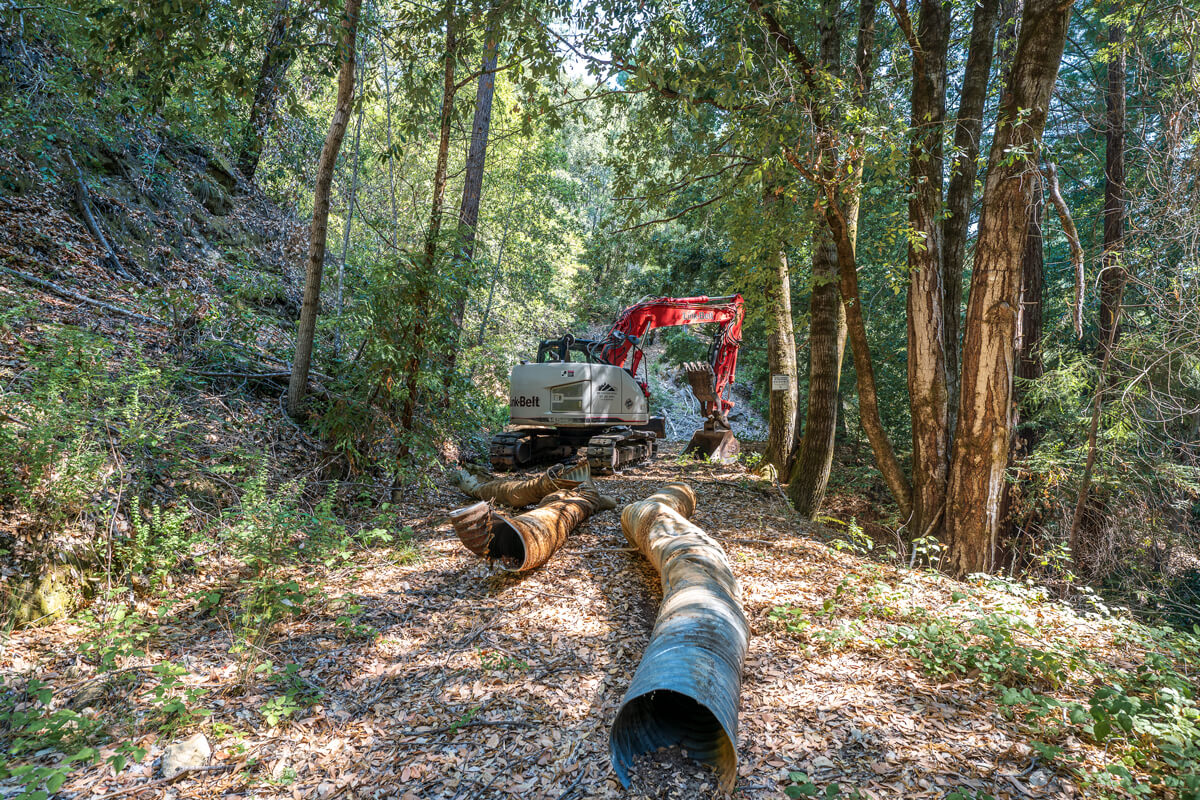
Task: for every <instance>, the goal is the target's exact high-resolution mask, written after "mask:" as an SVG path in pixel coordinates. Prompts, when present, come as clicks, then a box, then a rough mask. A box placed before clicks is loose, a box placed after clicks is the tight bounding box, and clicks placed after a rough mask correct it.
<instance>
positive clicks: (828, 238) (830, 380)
mask: <svg viewBox="0 0 1200 800" xmlns="http://www.w3.org/2000/svg"><path fill="white" fill-rule="evenodd" d="M839 10H840V9H839V3H838V2H837V0H824V2H823V3H822V14H821V20H820V42H821V44H820V47H821V61H822V64H823V66H824V67H825V69H827V70H829V71H830V72H832V73H834V74H840V72H841V31H840V30H839V26H838V13H839ZM874 32H875V0H867V2H864V3H863V4H862V5H861V6H860V8H859V29H858V44H857V47H856V51H855V62H854V64H855V69H856V70H857V74H856V75H855V78H856V81H855V82H856V84H857V86H858V91H857V94H858V96H859V99H861V98H862V97H864V96H865V95H866V91H867V88H868V87H869V86H870V80H871V75H870V73H871V67H872V66H873V64H874ZM862 164H863V162H862V159H861V158H857V159H855V160H854V162H853V163H852V166H851V169H852V171H854V172H855V183H856V185H857V184H858V183H859V182H860V181H861V175H862ZM858 197H859V194H858V192H857V190H856V191H855V193H854V194H853V195H852V197H851V199H850V201H849V203H848V205H849V208H848V209H847V213H848V215H849V219H848V221H849V223H850V228H851V235H854V234H855V233H856V229H857V221H858ZM812 271H813V287H812V293H811V295H810V296H809V306H808V310H809V323H808V401H807V408H806V409H805V422H804V436H803V437H802V438H801V440H800V442H799V443H798V445H797V447H796V454H795V457H794V458H793V460H792V463H791V468H790V474H789V475H788V489H787V493H788V497H789V499H791V501H792V505H793V507H795V509H796V511H797V512H798V513H799V514H801V515H802V516H805V517H809V518H812V517H813V516H814V515H816V513H817V511H818V510H819V509H820V507H821V503H822V501H824V499H825V490H826V488H827V487H828V486H829V473H830V471H831V470H832V468H833V454H834V444H835V442H836V440H837V420H838V405H839V401H840V392H841V375H842V357H843V355H844V354H845V352H846V310H845V308H844V307H843V305H842V298H841V292H840V291H839V289H838V268H837V247H836V246H835V245H834V243H833V239H832V234H831V232H830V229H829V226H828V224H827V223H825V221H824V220H818V221H817V223H816V226H815V231H814V234H813V255H812ZM797 405H798V404H797ZM797 427H798V426H797Z"/></svg>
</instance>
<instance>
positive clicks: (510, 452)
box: [491, 431, 533, 470]
mask: <svg viewBox="0 0 1200 800" xmlns="http://www.w3.org/2000/svg"><path fill="white" fill-rule="evenodd" d="M532 460H533V435H532V434H531V433H530V432H529V431H504V432H502V433H497V434H496V435H495V436H493V437H492V444H491V461H492V468H493V469H497V470H507V469H515V468H516V467H523V466H525V465H526V464H528V463H529V462H531V461H532Z"/></svg>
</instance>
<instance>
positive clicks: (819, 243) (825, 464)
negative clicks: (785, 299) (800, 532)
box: [787, 224, 846, 519]
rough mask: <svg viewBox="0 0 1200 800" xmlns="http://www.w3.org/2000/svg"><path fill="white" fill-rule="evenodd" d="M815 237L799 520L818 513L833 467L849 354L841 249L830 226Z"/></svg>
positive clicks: (793, 484) (791, 492)
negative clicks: (839, 268)
mask: <svg viewBox="0 0 1200 800" xmlns="http://www.w3.org/2000/svg"><path fill="white" fill-rule="evenodd" d="M818 229H819V230H820V231H821V232H820V233H819V234H817V235H816V236H814V243H813V257H812V272H813V289H812V297H811V299H810V300H809V320H810V322H809V328H808V353H809V355H808V409H807V412H806V415H805V423H804V436H803V438H802V439H801V441H800V447H799V454H798V455H797V457H796V460H795V462H794V463H793V465H792V472H791V475H790V476H789V480H788V489H787V494H788V498H789V499H791V501H792V505H793V506H794V507H795V509H796V511H797V513H799V514H800V515H801V516H804V517H808V518H810V519H811V518H812V517H813V516H814V515H816V513H817V511H818V510H820V507H821V502H822V501H823V500H824V499H825V489H826V488H827V487H828V485H829V473H830V470H831V469H832V468H833V446H834V442H835V439H836V435H837V417H838V390H839V388H840V384H841V375H842V356H843V354H844V353H845V351H846V310H845V308H844V307H843V306H842V298H841V293H840V292H839V291H838V280H837V274H838V272H837V247H836V246H835V245H834V243H833V240H832V239H831V238H830V235H829V229H828V226H826V225H821V224H818Z"/></svg>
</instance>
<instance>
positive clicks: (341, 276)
mask: <svg viewBox="0 0 1200 800" xmlns="http://www.w3.org/2000/svg"><path fill="white" fill-rule="evenodd" d="M363 39H364V41H363V49H364V50H365V49H366V48H367V42H366V37H365V36H364V37H363ZM359 70H360V72H359V76H358V91H359V92H360V94H361V92H362V82H363V77H362V65H361V64H359ZM362 120H363V106H362V104H361V103H360V104H359V106H358V117H357V118H356V119H355V120H354V148H353V154H352V155H351V159H352V166H351V168H350V174H351V177H350V196H349V198H348V199H347V202H346V224H345V226H343V228H342V257H341V258H340V259H339V260H338V272H337V315H338V323H337V327H336V328H335V329H334V335H333V350H334V352H335V353H337V354H338V355H339V356H340V355H341V352H342V323H341V316H342V312H343V311H344V310H345V292H346V256H348V255H349V253H350V230H351V228H352V227H353V226H354V202H355V200H356V199H357V196H358V144H359V141H360V135H361V134H362Z"/></svg>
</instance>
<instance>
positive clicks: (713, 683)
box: [608, 483, 750, 791]
mask: <svg viewBox="0 0 1200 800" xmlns="http://www.w3.org/2000/svg"><path fill="white" fill-rule="evenodd" d="M695 510H696V495H695V493H694V492H693V491H692V490H691V488H690V487H688V486H687V485H686V484H683V483H671V484H668V485H667V486H665V487H663V489H661V490H660V491H658V492H657V493H655V494H654V495H651V496H650V497H649V498H647V499H645V500H643V501H641V502H640V503H632V504H630V505H627V506H625V509H624V511H622V512H621V528H622V530H624V531H625V538H627V539H628V540H629V543H630V544H632V545H633V546H634V547H636V548H637V549H638V550H639V551H640V552H641V553H642V555H644V556H645V557H646V558H648V559H649V560H650V563H652V564H653V565H654V567H655V569H657V570H658V572H659V575H660V576H661V577H662V587H663V601H662V606H661V607H660V608H659V611H658V619H657V620H655V623H654V631H653V632H652V633H651V634H650V644H649V645H647V646H646V652H645V654H644V655H643V656H642V662H641V664H639V665H638V668H637V671H636V672H635V673H634V674H633V682H632V683H631V684H630V686H629V691H627V692H626V693H625V699H624V700H622V701H621V707H620V708H619V709H618V710H617V718H616V721H615V722H614V723H613V727H612V733H611V734H610V735H609V740H608V749H609V757H610V759H611V761H612V766H613V770H615V771H616V773H617V778H619V779H620V781H621V783H622V784H623V785H624V786H626V787H628V786H629V768H630V766H631V765H632V764H633V759H634V757H635V756H637V755H640V754H642V753H647V752H652V751H654V750H657V749H658V748H660V747H669V746H671V745H680V746H682V747H683V748H684V749H685V750H687V752H688V755H690V756H691V757H692V758H695V759H697V760H698V761H703V762H705V763H708V764H711V765H712V766H713V767H714V768H715V769H716V771H717V774H718V776H719V777H720V781H721V786H722V788H723V789H724V790H725V791H730V790H731V789H732V788H733V785H734V782H735V781H736V779H737V749H736V743H737V715H738V696H739V694H740V692H741V685H742V662H743V661H745V659H746V648H747V647H748V646H749V643H750V627H749V625H748V624H747V623H746V617H745V615H744V614H743V613H742V606H741V599H740V591H739V589H738V583H737V579H736V578H734V576H733V571H732V570H731V569H730V567H729V561H728V560H727V559H726V557H725V551H724V550H723V549H722V548H721V545H719V544H717V542H716V540H715V539H713V538H712V537H711V536H709V535H708V534H707V533H705V532H704V531H702V530H700V528H698V527H696V526H695V525H693V524H692V523H691V522H689V521H688V519H687V518H688V517H690V516H691V515H692V513H693V512H694V511H695Z"/></svg>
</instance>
